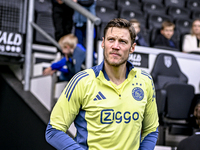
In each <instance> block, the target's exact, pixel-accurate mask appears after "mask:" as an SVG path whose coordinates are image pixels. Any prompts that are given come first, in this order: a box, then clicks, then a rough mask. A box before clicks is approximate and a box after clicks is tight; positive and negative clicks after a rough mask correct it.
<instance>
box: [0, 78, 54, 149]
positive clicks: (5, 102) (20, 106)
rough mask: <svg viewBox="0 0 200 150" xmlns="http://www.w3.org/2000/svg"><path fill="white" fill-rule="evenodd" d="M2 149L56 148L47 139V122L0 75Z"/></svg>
mask: <svg viewBox="0 0 200 150" xmlns="http://www.w3.org/2000/svg"><path fill="white" fill-rule="evenodd" d="M0 127H1V129H0V141H1V142H0V149H2V150H5V149H6V150H54V148H53V147H52V146H50V145H49V144H48V143H47V142H46V140H45V129H46V124H45V123H44V122H43V121H42V120H41V119H40V118H39V117H38V116H37V115H36V114H35V113H34V112H33V111H32V110H31V109H30V108H29V106H28V105H27V104H26V103H25V102H24V101H23V100H22V99H21V97H20V96H19V95H18V94H17V93H16V92H15V91H14V90H13V89H12V88H11V87H10V86H9V85H8V84H7V82H6V81H5V80H4V79H3V78H2V77H1V76H0Z"/></svg>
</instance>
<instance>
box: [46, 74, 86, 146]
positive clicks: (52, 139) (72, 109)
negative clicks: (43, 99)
mask: <svg viewBox="0 0 200 150" xmlns="http://www.w3.org/2000/svg"><path fill="white" fill-rule="evenodd" d="M86 75H87V74H84V73H78V74H76V75H75V76H74V77H73V78H72V79H71V80H70V82H69V83H68V85H67V86H66V88H65V89H64V90H63V92H62V94H61V96H60V97H59V99H58V101H57V103H56V104H55V106H54V108H53V110H52V112H51V116H50V121H49V124H48V126H47V129H46V134H45V137H46V140H47V142H48V143H49V144H50V145H52V146H54V147H55V148H56V149H58V150H61V149H62V150H63V149H77V150H80V149H82V148H81V147H80V145H79V144H78V143H76V142H75V141H74V140H73V139H72V138H71V137H70V136H69V135H67V134H66V131H67V130H68V129H69V127H70V125H71V124H72V122H73V121H74V119H75V118H76V116H77V114H78V113H79V110H80V107H81V100H82V98H83V95H84V94H83V93H84V87H83V86H81V85H84V84H81V83H80V82H82V81H81V79H83V78H84V77H85V76H86Z"/></svg>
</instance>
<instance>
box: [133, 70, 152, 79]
mask: <svg viewBox="0 0 200 150" xmlns="http://www.w3.org/2000/svg"><path fill="white" fill-rule="evenodd" d="M134 69H135V70H136V75H137V76H138V77H139V78H142V79H145V80H152V76H151V75H150V74H149V73H148V72H146V71H144V70H142V69H138V68H134Z"/></svg>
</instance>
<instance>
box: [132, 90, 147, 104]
mask: <svg viewBox="0 0 200 150" xmlns="http://www.w3.org/2000/svg"><path fill="white" fill-rule="evenodd" d="M132 96H133V98H134V99H135V100H137V101H141V100H142V99H143V98H144V91H143V90H142V89H141V88H140V87H135V88H134V89H133V90H132Z"/></svg>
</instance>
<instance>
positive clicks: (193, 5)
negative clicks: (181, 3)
mask: <svg viewBox="0 0 200 150" xmlns="http://www.w3.org/2000/svg"><path fill="white" fill-rule="evenodd" d="M186 8H188V9H190V10H197V11H199V10H200V1H199V0H188V1H187V3H186Z"/></svg>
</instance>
